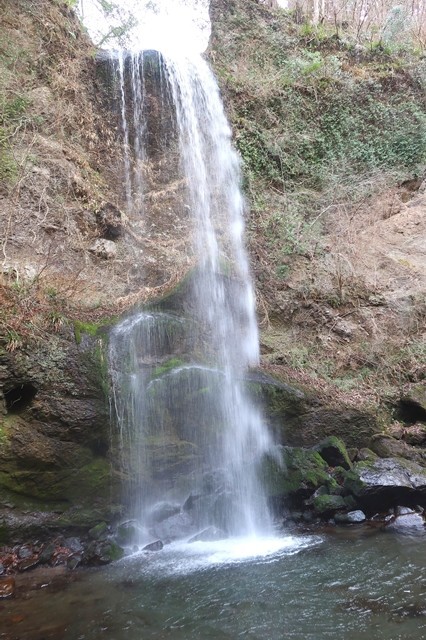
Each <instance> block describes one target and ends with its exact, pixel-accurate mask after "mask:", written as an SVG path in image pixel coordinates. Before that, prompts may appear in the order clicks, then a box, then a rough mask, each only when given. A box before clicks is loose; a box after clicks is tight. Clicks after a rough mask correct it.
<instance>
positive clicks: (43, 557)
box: [39, 542, 56, 564]
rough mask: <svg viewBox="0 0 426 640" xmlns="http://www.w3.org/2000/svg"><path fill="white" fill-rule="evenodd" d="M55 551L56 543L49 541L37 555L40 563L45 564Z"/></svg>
mask: <svg viewBox="0 0 426 640" xmlns="http://www.w3.org/2000/svg"><path fill="white" fill-rule="evenodd" d="M55 551H56V545H55V544H54V543H53V542H49V543H48V544H47V545H46V546H45V547H44V548H43V550H42V552H41V553H40V555H39V560H40V564H47V563H48V562H50V561H51V559H52V556H53V554H54V553H55Z"/></svg>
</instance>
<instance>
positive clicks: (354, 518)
mask: <svg viewBox="0 0 426 640" xmlns="http://www.w3.org/2000/svg"><path fill="white" fill-rule="evenodd" d="M366 519H367V516H366V515H365V513H364V512H363V511H360V510H359V509H357V510H356V511H348V513H336V514H335V516H334V521H335V522H336V524H359V523H361V522H365V520H366Z"/></svg>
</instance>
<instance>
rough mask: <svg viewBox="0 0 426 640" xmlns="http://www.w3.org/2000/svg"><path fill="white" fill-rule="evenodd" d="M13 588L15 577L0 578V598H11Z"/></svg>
mask: <svg viewBox="0 0 426 640" xmlns="http://www.w3.org/2000/svg"><path fill="white" fill-rule="evenodd" d="M15 589H16V585H15V578H14V577H13V576H7V577H6V578H0V599H3V598H12V597H13V596H14V595H15Z"/></svg>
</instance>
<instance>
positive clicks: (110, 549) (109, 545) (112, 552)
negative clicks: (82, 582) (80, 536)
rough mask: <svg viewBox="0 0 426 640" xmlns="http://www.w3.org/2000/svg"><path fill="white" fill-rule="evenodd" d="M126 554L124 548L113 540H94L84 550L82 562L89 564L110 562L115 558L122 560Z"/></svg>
mask: <svg viewBox="0 0 426 640" xmlns="http://www.w3.org/2000/svg"><path fill="white" fill-rule="evenodd" d="M124 554H125V552H124V549H122V548H121V547H120V546H119V545H118V544H116V543H115V542H114V541H112V540H106V541H96V540H93V541H92V542H91V543H89V544H88V546H87V547H86V549H85V550H84V553H83V556H82V562H84V563H85V564H88V565H103V564H109V563H110V562H113V561H114V560H120V559H121V558H122V557H123V556H124Z"/></svg>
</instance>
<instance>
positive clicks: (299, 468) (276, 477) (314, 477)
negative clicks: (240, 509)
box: [262, 447, 337, 497]
mask: <svg viewBox="0 0 426 640" xmlns="http://www.w3.org/2000/svg"><path fill="white" fill-rule="evenodd" d="M282 453H283V464H282V465H280V464H278V463H277V461H276V459H274V458H272V457H271V456H268V457H267V458H266V459H265V460H264V462H263V466H262V477H263V479H264V484H265V487H266V491H267V494H268V495H269V496H271V497H278V496H289V495H296V494H299V495H301V496H305V497H308V496H309V495H310V494H312V493H313V492H314V491H316V490H317V489H318V488H319V487H321V486H325V487H327V489H334V488H336V487H337V483H336V481H335V480H333V478H332V477H331V476H330V474H329V473H328V472H327V463H326V462H325V461H324V460H323V459H322V458H321V456H320V455H319V453H317V452H315V451H312V450H309V449H302V448H297V447H294V448H290V447H284V448H283V449H282Z"/></svg>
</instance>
